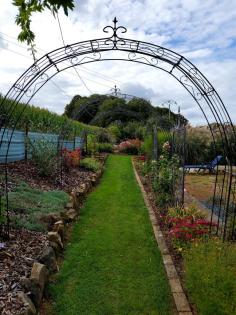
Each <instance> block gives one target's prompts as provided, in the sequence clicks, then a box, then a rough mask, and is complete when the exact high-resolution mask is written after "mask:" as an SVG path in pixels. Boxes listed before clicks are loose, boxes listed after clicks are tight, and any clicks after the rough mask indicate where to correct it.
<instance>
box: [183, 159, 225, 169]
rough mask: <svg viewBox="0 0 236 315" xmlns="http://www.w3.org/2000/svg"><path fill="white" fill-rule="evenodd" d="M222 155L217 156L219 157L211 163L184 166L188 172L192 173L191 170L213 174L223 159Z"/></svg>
mask: <svg viewBox="0 0 236 315" xmlns="http://www.w3.org/2000/svg"><path fill="white" fill-rule="evenodd" d="M222 157H223V156H222V155H217V157H216V158H215V159H214V160H213V161H212V162H210V163H203V164H199V165H184V169H185V170H186V171H190V169H191V168H192V169H198V172H199V171H200V170H208V171H209V173H213V172H214V170H215V167H216V166H217V165H218V164H219V162H220V160H221V159H222Z"/></svg>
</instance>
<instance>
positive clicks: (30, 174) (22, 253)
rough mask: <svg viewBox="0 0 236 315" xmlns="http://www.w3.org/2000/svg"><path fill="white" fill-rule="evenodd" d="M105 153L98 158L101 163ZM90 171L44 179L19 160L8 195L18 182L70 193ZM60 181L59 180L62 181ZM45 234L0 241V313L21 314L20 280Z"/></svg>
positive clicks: (14, 234) (0, 171)
mask: <svg viewBox="0 0 236 315" xmlns="http://www.w3.org/2000/svg"><path fill="white" fill-rule="evenodd" d="M106 156H107V155H106V154H104V155H100V160H101V162H104V160H105V159H106ZM93 174H94V173H93V172H91V171H87V170H84V169H82V168H74V169H71V170H70V171H66V170H65V171H63V173H62V177H61V173H60V174H58V175H57V176H55V177H54V178H53V177H52V178H43V177H40V176H39V175H38V172H37V168H36V167H35V166H34V165H33V163H32V162H30V161H19V162H15V163H9V164H8V175H9V176H8V192H10V191H12V190H14V188H15V187H16V186H17V184H18V183H19V182H20V181H24V182H26V183H27V184H28V185H29V186H31V187H32V188H36V189H40V190H43V191H48V190H61V189H62V190H64V191H66V192H68V193H69V192H71V191H72V189H73V188H75V187H78V186H79V185H80V184H82V183H85V182H87V181H89V178H90V177H92V176H93ZM0 175H2V176H1V178H0V189H1V191H5V180H4V176H3V175H4V166H3V165H0ZM61 179H62V180H61ZM47 242H48V241H47V235H46V234H45V233H39V232H33V231H28V230H25V229H20V230H15V229H11V231H10V238H9V240H3V239H1V238H0V314H2V315H18V314H21V313H22V311H24V305H23V304H22V302H21V301H20V300H19V298H18V292H19V291H22V290H23V289H22V286H21V284H20V278H21V277H29V276H30V272H31V269H32V266H33V263H34V261H35V260H37V259H38V257H39V256H40V253H41V251H42V249H43V248H44V247H45V246H46V245H47Z"/></svg>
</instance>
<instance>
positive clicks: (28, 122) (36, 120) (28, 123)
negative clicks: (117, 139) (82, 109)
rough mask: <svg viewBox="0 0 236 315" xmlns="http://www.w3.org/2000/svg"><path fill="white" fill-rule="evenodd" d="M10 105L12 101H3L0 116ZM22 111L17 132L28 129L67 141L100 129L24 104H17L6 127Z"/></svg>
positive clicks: (12, 123) (10, 125) (11, 123)
mask: <svg viewBox="0 0 236 315" xmlns="http://www.w3.org/2000/svg"><path fill="white" fill-rule="evenodd" d="M2 100H3V96H2V95H0V104H1V102H2ZM12 104H13V101H12V100H10V99H7V100H5V101H4V106H1V115H4V113H7V111H8V109H9V108H10V106H11V105H12ZM22 111H23V112H24V114H23V115H22V116H21V118H20V119H19V121H18V122H17V124H16V129H18V130H25V129H26V128H28V129H29V131H33V132H44V133H55V134H63V136H64V137H65V138H68V139H69V138H73V137H74V136H78V135H80V134H81V132H82V131H87V132H92V133H93V132H95V133H96V132H98V131H99V130H100V129H101V128H99V127H95V126H89V125H86V124H83V123H80V122H77V121H75V120H72V119H69V118H68V117H67V116H60V115H58V114H56V113H52V112H50V111H49V110H47V109H42V108H39V107H35V106H32V105H26V104H25V103H19V104H17V106H16V107H15V108H14V111H13V115H12V117H11V120H10V121H9V122H8V123H7V126H6V127H8V128H11V127H13V126H14V124H15V122H16V121H17V119H18V117H19V116H20V115H21V112H22Z"/></svg>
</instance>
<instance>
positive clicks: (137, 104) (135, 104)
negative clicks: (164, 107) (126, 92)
mask: <svg viewBox="0 0 236 315" xmlns="http://www.w3.org/2000/svg"><path fill="white" fill-rule="evenodd" d="M128 107H129V109H130V110H132V111H135V112H137V113H140V114H142V117H143V118H145V119H146V118H148V117H149V116H150V115H151V114H152V113H153V111H154V108H153V106H152V105H151V103H150V101H147V100H145V99H142V98H133V99H132V100H130V101H129V102H128Z"/></svg>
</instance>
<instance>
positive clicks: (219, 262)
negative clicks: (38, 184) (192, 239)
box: [184, 239, 236, 315]
mask: <svg viewBox="0 0 236 315" xmlns="http://www.w3.org/2000/svg"><path fill="white" fill-rule="evenodd" d="M235 262H236V246H235V244H230V243H227V242H222V241H220V240H218V239H209V240H206V241H201V242H197V243H193V244H192V245H191V247H190V249H188V250H186V251H185V252H184V267H185V273H184V275H185V284H186V288H187V290H188V292H189V295H190V299H191V302H193V303H194V304H195V305H196V307H197V311H198V313H199V314H204V315H212V314H214V315H232V314H235V313H236V281H235V274H236V264H235Z"/></svg>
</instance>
